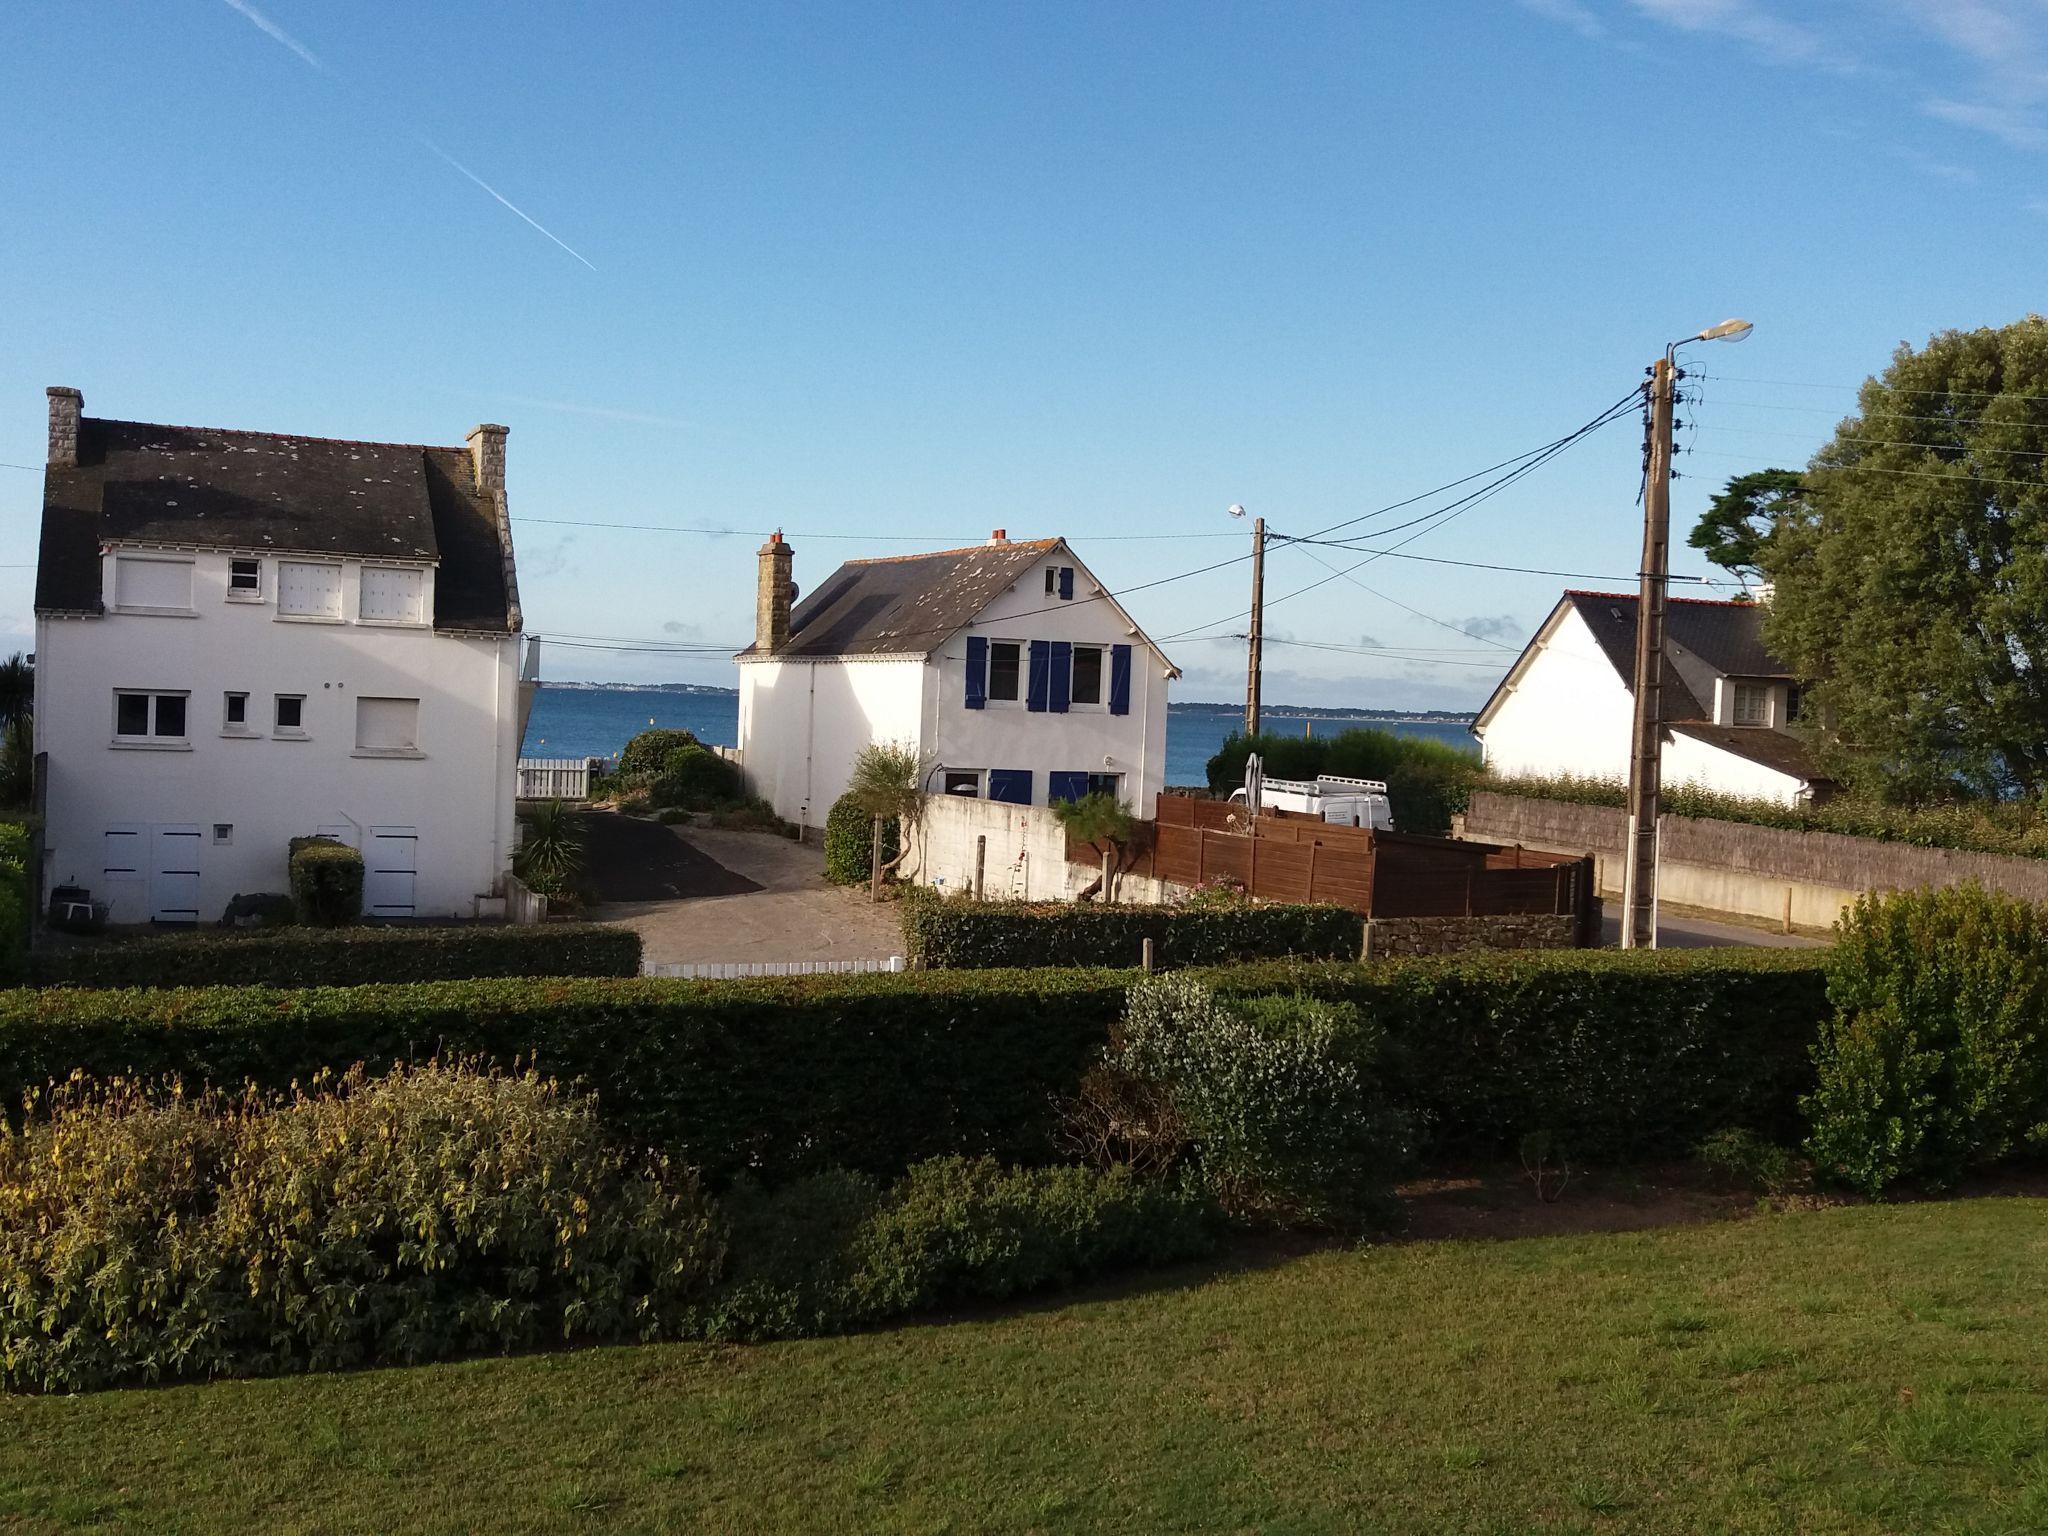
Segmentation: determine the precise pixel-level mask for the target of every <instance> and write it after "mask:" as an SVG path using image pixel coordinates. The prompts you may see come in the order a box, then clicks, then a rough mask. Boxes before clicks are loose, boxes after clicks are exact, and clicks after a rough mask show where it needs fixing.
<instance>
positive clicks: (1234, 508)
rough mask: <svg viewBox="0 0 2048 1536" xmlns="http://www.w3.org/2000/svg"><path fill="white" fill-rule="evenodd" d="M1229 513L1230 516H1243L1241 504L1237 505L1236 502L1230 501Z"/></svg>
mask: <svg viewBox="0 0 2048 1536" xmlns="http://www.w3.org/2000/svg"><path fill="white" fill-rule="evenodd" d="M1230 515H1231V516H1232V517H1243V516H1244V508H1243V507H1242V506H1240V505H1238V504H1237V503H1236V502H1232V503H1231V504H1230Z"/></svg>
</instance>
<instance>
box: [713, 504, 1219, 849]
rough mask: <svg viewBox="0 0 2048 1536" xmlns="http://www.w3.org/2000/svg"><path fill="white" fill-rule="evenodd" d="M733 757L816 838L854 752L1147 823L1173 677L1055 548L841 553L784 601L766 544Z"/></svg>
mask: <svg viewBox="0 0 2048 1536" xmlns="http://www.w3.org/2000/svg"><path fill="white" fill-rule="evenodd" d="M759 561H760V565H759V582H758V586H757V590H756V604H755V624H754V643H753V644H752V645H751V646H749V647H748V648H747V649H746V650H744V651H742V652H741V653H740V654H739V656H738V658H737V660H738V662H739V667H740V717H739V737H740V742H739V746H740V761H741V766H742V767H743V769H744V770H745V772H746V776H747V779H748V783H749V786H750V787H751V789H752V791H753V792H754V793H755V794H757V795H760V796H761V797H762V798H764V799H766V800H767V801H769V802H770V803H771V804H772V805H773V806H774V807H775V810H776V813H777V814H778V815H780V816H782V817H784V818H786V819H787V820H790V821H793V822H796V823H798V824H799V825H801V826H804V827H807V828H809V827H820V826H822V825H823V823H824V820H825V816H826V813H827V812H829V811H830V810H831V808H832V802H833V801H834V800H836V799H838V798H839V796H840V795H841V794H842V793H843V792H844V791H845V788H846V784H847V779H848V776H849V774H850V773H851V770H852V767H853V759H854V757H855V755H856V754H857V753H858V752H859V751H860V749H861V748H862V747H864V746H866V745H867V744H868V743H870V742H878V741H879V742H896V743H900V744H903V745H907V746H909V747H912V748H914V749H915V750H916V751H917V753H918V755H919V758H920V760H921V761H922V762H923V763H924V764H925V779H926V787H927V789H929V790H930V791H931V792H932V793H933V794H945V795H957V796H962V797H967V798H979V799H985V800H994V801H1000V802H1006V803H1009V804H1013V805H1038V806H1043V805H1050V804H1052V803H1054V802H1056V801H1060V800H1073V799H1078V798H1080V797H1081V796H1082V795H1085V794H1088V793H1090V792H1091V791H1098V790H1099V791H1106V792H1108V793H1110V794H1113V795H1115V796H1116V797H1117V798H1118V799H1119V800H1120V801H1122V802H1123V804H1124V805H1125V806H1126V807H1128V808H1129V809H1130V810H1131V811H1132V813H1133V814H1135V815H1138V816H1150V815H1151V814H1152V806H1153V802H1154V801H1155V800H1156V799H1157V798H1158V795H1159V790H1160V788H1161V786H1162V785H1163V783H1164V782H1165V770H1166V692H1167V685H1168V684H1169V683H1170V682H1171V681H1172V680H1173V679H1174V678H1176V677H1178V676H1179V675H1180V673H1179V670H1178V669H1177V668H1176V667H1175V666H1174V665H1173V663H1172V662H1171V661H1169V660H1168V659H1167V658H1166V656H1165V655H1164V653H1162V652H1161V651H1160V649H1159V647H1158V646H1156V645H1154V644H1153V643H1152V641H1151V640H1150V639H1149V638H1148V637H1147V636H1146V635H1145V634H1144V632H1143V631H1142V630H1140V629H1139V628H1138V626H1137V623H1136V621H1135V620H1133V619H1132V618H1131V616H1130V615H1129V614H1128V613H1126V612H1125V611H1124V609H1123V608H1122V606H1121V605H1120V604H1119V603H1118V602H1117V601H1116V598H1115V597H1114V596H1113V595H1112V594H1111V593H1110V592H1109V591H1108V589H1107V588H1105V587H1104V586H1103V585H1102V583H1101V582H1099V581H1097V580H1096V579H1095V576H1094V575H1093V573H1092V572H1090V571H1089V570H1088V568H1087V567H1086V566H1085V565H1083V564H1082V563H1081V561H1080V560H1079V558H1078V557H1076V555H1075V554H1074V552H1073V550H1072V549H1071V548H1070V547H1069V546H1068V544H1067V542H1066V540H1064V539H1033V540H1016V541H1013V540H1011V539H1010V538H1008V537H1007V536H1006V535H1005V534H1004V532H1003V531H1002V530H1001V529H998V530H997V531H996V533H995V535H994V536H993V537H992V538H990V540H989V541H988V542H987V543H986V544H977V545H974V546H973V547H971V548H968V549H948V550H939V551H935V552H933V553H930V554H922V555H900V556H889V557H885V558H880V559H872V560H849V561H847V562H846V563H845V564H843V565H841V566H840V567H839V568H838V569H837V570H835V571H834V572H833V573H832V574H831V575H830V576H828V577H826V578H825V580H824V582H823V583H821V584H820V585H819V586H818V587H817V588H816V589H815V590H814V591H811V592H809V593H808V594H806V595H804V596H803V598H802V600H801V601H798V594H797V588H796V585H795V582H794V580H793V576H794V564H795V554H794V551H793V550H792V549H791V547H790V545H789V544H788V543H786V542H785V541H784V540H783V538H782V536H781V534H779V533H778V534H776V535H775V536H774V537H772V538H771V539H770V540H769V541H768V543H767V544H765V545H763V546H762V548H761V551H760V557H759Z"/></svg>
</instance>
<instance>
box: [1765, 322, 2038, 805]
mask: <svg viewBox="0 0 2048 1536" xmlns="http://www.w3.org/2000/svg"><path fill="white" fill-rule="evenodd" d="M1805 484H1806V496H1807V510H1806V512H1805V514H1804V515H1802V516H1800V517H1798V518H1793V519H1780V520H1779V522H1778V524H1777V526H1776V529H1775V531H1774V532H1773V533H1772V535H1771V537H1770V538H1769V539H1768V540H1767V541H1765V542H1764V544H1763V547H1762V564H1763V571H1764V574H1765V575H1766V576H1767V577H1769V578H1770V580H1771V581H1772V583H1773V584H1774V586H1775V589H1776V590H1775V596H1774V597H1773V599H1772V603H1771V607H1770V610H1769V612H1768V614H1767V615H1766V617H1765V635H1766V637H1767V638H1768V640H1769V641H1770V644H1771V646H1772V649H1774V650H1775V651H1776V652H1777V653H1778V654H1779V655H1780V656H1781V657H1783V658H1784V659H1785V661H1786V662H1788V663H1789V664H1790V665H1791V666H1792V667H1793V668H1794V669H1795V670H1796V671H1798V672H1799V673H1800V674H1801V675H1803V676H1805V677H1807V678H1810V679H1813V680H1814V687H1813V689H1812V691H1811V693H1810V694H1809V709H1810V711H1811V710H1813V709H1814V707H1815V706H1817V713H1818V716H1819V718H1822V719H1824V720H1825V721H1826V722H1827V725H1828V736H1827V739H1826V741H1825V742H1824V743H1823V745H1824V749H1825V755H1826V756H1827V757H1828V758H1829V759H1830V760H1831V766H1832V767H1833V769H1834V771H1835V773H1836V774H1837V776H1838V777H1846V778H1848V779H1849V780H1850V781H1851V782H1854V783H1856V784H1858V785H1859V786H1864V787H1868V788H1871V789H1873V790H1875V791H1878V792H1881V793H1883V794H1885V795H1887V796H1888V797H1890V798H1894V799H1903V800H1925V799H1941V798H1948V797H1953V796H1955V795H1958V794H1962V795H1984V796H1991V795H1998V796H2016V795H2025V796H2035V795H2039V794H2041V793H2043V792H2048V320H2044V319H2043V318H2042V317H2041V316H2039V315H2029V316H2028V317H2027V318H2025V319H2023V320H2019V321H2016V322H2014V323H2013V324H2011V325H2007V326H2004V327H2002V328H2000V329H1996V330H1989V329H1987V330H1977V331H1943V332H1941V333H1940V334H1939V335H1936V336H1934V337H1933V338H1931V339H1930V340H1929V341H1928V343H1927V345H1926V346H1925V347H1924V348H1922V349H1920V350H1918V351H1915V350H1914V349H1912V348H1911V347H1908V346H1904V345H1901V346H1900V348H1899V350H1898V351H1897V352H1896V353H1895V354H1894V355H1893V358H1892V363H1891V366H1890V367H1889V368H1887V369H1886V370H1885V372H1884V375H1883V377H1882V378H1877V379H1871V380H1867V381H1866V382H1865V383H1864V385H1863V388H1862V391H1861V393H1860V396H1859V404H1858V410H1857V412H1856V414H1854V415H1852V416H1850V417H1849V418H1848V419H1847V420H1845V421H1844V422H1842V424H1841V426H1840V427H1839V428H1837V429H1836V432H1835V436H1834V438H1833V440H1832V441H1831V442H1829V443H1828V444H1827V446H1826V447H1824V448H1822V449H1821V451H1820V452H1819V453H1817V454H1816V455H1815V456H1814V458H1813V462H1812V464H1811V465H1810V467H1809V469H1808V472H1807V474H1806V476H1805Z"/></svg>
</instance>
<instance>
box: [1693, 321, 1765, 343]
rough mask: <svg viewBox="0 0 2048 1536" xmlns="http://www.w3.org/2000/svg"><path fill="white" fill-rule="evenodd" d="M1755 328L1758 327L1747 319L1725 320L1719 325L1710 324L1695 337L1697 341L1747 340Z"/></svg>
mask: <svg viewBox="0 0 2048 1536" xmlns="http://www.w3.org/2000/svg"><path fill="white" fill-rule="evenodd" d="M1755 329H1756V327H1755V326H1754V325H1752V324H1750V322H1749V321H1747V320H1723V321H1722V322H1721V323H1720V324H1719V325H1710V326H1708V327H1707V328H1706V329H1705V330H1704V331H1701V332H1700V333H1699V335H1698V336H1696V337H1695V338H1693V339H1694V340H1696V341H1747V340H1748V339H1749V333H1750V332H1751V331H1753V330H1755Z"/></svg>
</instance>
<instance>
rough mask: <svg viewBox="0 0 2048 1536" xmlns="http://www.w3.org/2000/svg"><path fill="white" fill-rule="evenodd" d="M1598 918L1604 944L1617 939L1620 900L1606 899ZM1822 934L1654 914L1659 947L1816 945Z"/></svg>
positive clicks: (1616, 941) (1668, 914)
mask: <svg viewBox="0 0 2048 1536" xmlns="http://www.w3.org/2000/svg"><path fill="white" fill-rule="evenodd" d="M1606 907H1607V910H1606V911H1605V912H1604V913H1603V914H1602V916H1601V920H1600V939H1601V942H1602V943H1605V944H1619V943H1620V942H1621V903H1620V902H1618V901H1610V902H1608V903H1607V904H1606ZM1826 943H1827V940H1826V939H1824V938H1820V937H1817V936H1816V935H1813V934H1809V933H1773V932H1772V931H1771V930H1770V929H1768V928H1752V927H1750V926H1748V925H1747V924H1746V923H1720V922H1715V921H1714V920H1713V919H1712V918H1710V917H1692V916H1689V915H1681V914H1679V913H1675V912H1660V913H1659V914H1658V915H1657V947H1658V948H1659V949H1718V948H1721V947H1724V946H1726V945H1730V944H1744V945H1751V946H1754V947H1756V948H1760V949H1819V948H1821V947H1822V946H1824V945H1825V944H1826Z"/></svg>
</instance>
